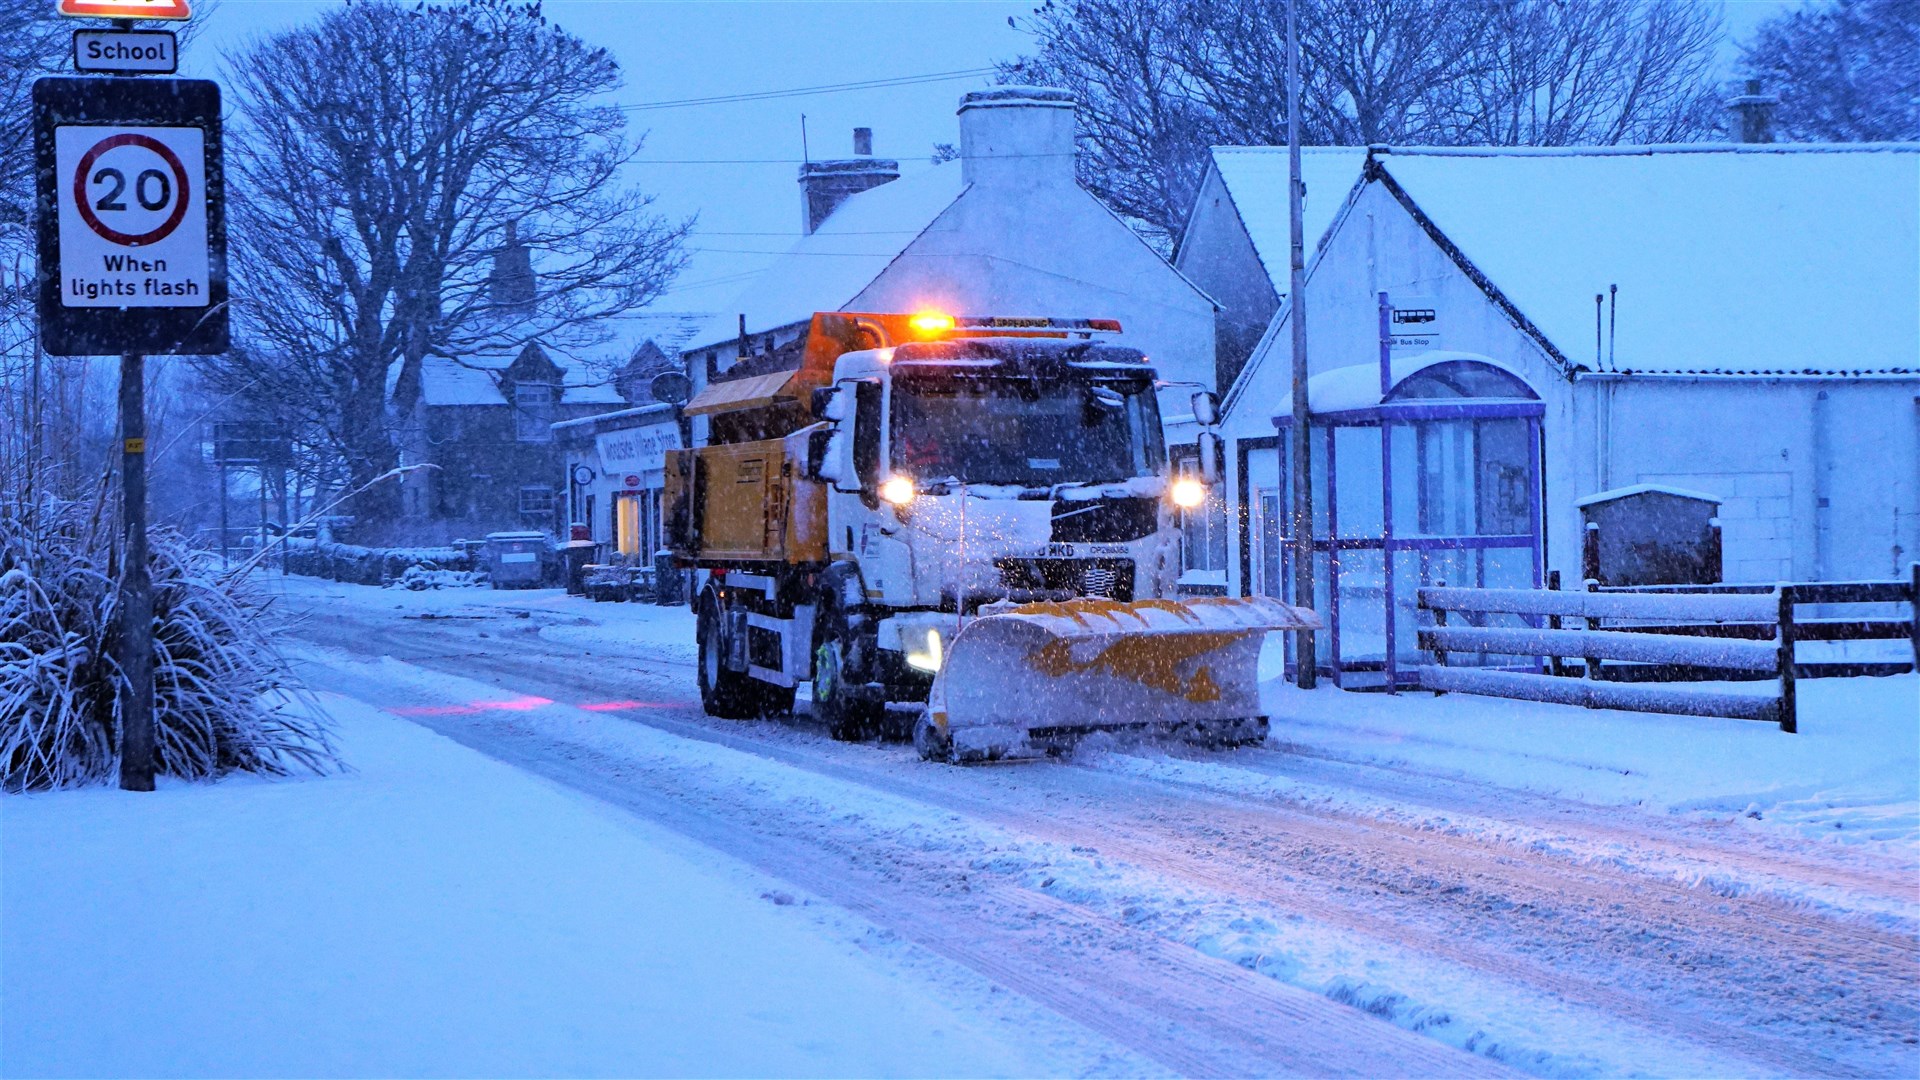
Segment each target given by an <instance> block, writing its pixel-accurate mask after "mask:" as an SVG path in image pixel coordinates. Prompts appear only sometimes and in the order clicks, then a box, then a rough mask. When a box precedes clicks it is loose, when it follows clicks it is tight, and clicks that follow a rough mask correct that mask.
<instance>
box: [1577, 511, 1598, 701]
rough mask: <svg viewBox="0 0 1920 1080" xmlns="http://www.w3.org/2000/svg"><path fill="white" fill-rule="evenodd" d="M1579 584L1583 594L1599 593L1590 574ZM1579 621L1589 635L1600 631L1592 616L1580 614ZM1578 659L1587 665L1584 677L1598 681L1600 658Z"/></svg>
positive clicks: (1596, 582) (1585, 657) (1596, 584)
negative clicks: (1583, 587) (1582, 588)
mask: <svg viewBox="0 0 1920 1080" xmlns="http://www.w3.org/2000/svg"><path fill="white" fill-rule="evenodd" d="M1589 535H1591V534H1589ZM1581 584H1582V585H1584V586H1586V588H1585V589H1584V590H1583V591H1585V592H1589V593H1594V592H1599V591H1600V582H1598V581H1596V580H1595V579H1594V577H1593V575H1591V574H1589V575H1588V576H1587V580H1586V581H1584V582H1582V583H1581ZM1580 620H1581V621H1580V625H1582V626H1584V627H1586V628H1587V631H1588V632H1589V633H1591V632H1593V631H1595V630H1598V629H1600V620H1599V619H1596V618H1594V617H1593V616H1592V615H1588V614H1586V613H1585V612H1582V613H1581V615H1580ZM1580 659H1581V660H1582V661H1583V662H1585V664H1586V665H1587V671H1586V677H1587V678H1589V679H1593V680H1595V681H1598V680H1599V678H1600V658H1599V657H1597V656H1583V657H1581V658H1580Z"/></svg>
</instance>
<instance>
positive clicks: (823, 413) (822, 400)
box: [808, 386, 840, 420]
mask: <svg viewBox="0 0 1920 1080" xmlns="http://www.w3.org/2000/svg"><path fill="white" fill-rule="evenodd" d="M838 393H840V389H839V388H838V387H834V386H816V387H814V388H813V397H812V399H811V400H810V401H809V402H808V407H809V408H811V409H812V411H813V418H814V419H815V420H827V419H831V417H829V416H827V412H828V411H829V410H831V409H832V408H833V399H834V396H835V395H837V394H838Z"/></svg>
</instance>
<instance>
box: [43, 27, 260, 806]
mask: <svg viewBox="0 0 1920 1080" xmlns="http://www.w3.org/2000/svg"><path fill="white" fill-rule="evenodd" d="M81 8H85V9H86V10H77V9H81ZM109 9H110V10H109ZM61 11H62V13H64V14H77V15H92V16H99V15H107V16H110V17H118V18H127V17H142V18H169V17H170V18H185V17H186V15H187V9H186V4H185V3H184V2H182V0H63V2H62V5H61ZM82 33H85V32H84V31H83V32H82ZM107 36H111V35H107ZM168 37H169V38H170V37H171V35H168ZM75 48H76V60H77V59H78V56H79V50H80V49H81V44H80V36H79V35H76V42H75ZM124 55H125V56H134V55H135V54H134V53H127V54H124ZM165 55H166V57H167V63H168V66H169V67H171V65H172V62H173V61H172V56H173V50H172V47H171V42H170V41H169V44H168V47H167V48H166V50H165ZM122 70H138V69H137V68H133V69H122ZM33 105H34V149H35V172H36V180H37V189H38V199H37V202H36V206H35V213H36V217H37V219H38V226H39V228H38V240H39V258H40V279H39V297H38V308H39V320H40V334H41V339H42V344H43V347H44V348H45V350H46V351H47V352H48V353H50V354H52V355H54V356H100V355H112V354H116V353H117V354H119V355H120V402H119V404H120V493H121V520H122V523H123V527H124V532H123V537H124V547H123V552H124V555H123V558H124V562H123V564H122V566H121V586H120V590H121V595H120V606H119V619H118V630H119V633H118V635H117V636H118V639H119V649H118V655H117V656H116V657H115V660H116V662H117V665H118V667H119V669H120V673H121V677H122V679H123V680H124V681H123V682H122V683H121V688H120V697H121V701H120V727H121V732H120V786H121V787H122V788H124V789H126V790H128V791H152V790H153V777H154V768H155V762H154V732H153V695H154V685H153V586H152V581H151V578H150V574H149V570H148V552H147V419H146V380H145V375H146V357H147V356H148V355H149V354H161V355H176V354H208V353H219V352H225V351H226V348H227V274H226V221H225V215H224V212H223V211H224V195H225V188H224V185H223V183H222V177H221V169H220V88H219V87H218V86H216V85H215V84H213V83H210V82H205V81H200V80H191V79H155V80H135V79H127V78H117V79H116V78H45V79H41V80H39V81H37V82H35V83H34V86H33Z"/></svg>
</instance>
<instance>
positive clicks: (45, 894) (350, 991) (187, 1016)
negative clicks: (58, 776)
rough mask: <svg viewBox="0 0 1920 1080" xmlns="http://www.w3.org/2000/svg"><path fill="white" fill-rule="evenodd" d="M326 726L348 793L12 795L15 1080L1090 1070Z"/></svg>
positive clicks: (652, 851)
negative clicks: (344, 769) (335, 735)
mask: <svg viewBox="0 0 1920 1080" xmlns="http://www.w3.org/2000/svg"><path fill="white" fill-rule="evenodd" d="M324 703H325V707H326V708H327V709H328V711H330V712H332V713H333V714H334V716H335V717H336V720H337V723H338V726H339V731H340V737H341V743H342V747H343V752H344V754H345V755H346V756H347V757H348V758H349V759H350V760H351V762H352V764H353V765H354V766H355V771H353V772H351V773H348V774H344V775H336V776H330V777H325V778H317V779H306V780H297V781H295V780H282V781H264V780H258V779H251V778H249V779H236V780H229V781H227V782H224V783H220V784H216V785H211V786H205V785H186V784H180V783H175V782H169V781H164V780H163V781H162V784H161V788H160V790H159V791H158V792H156V793H154V794H149V795H131V794H127V793H121V792H117V791H74V792H59V793H50V794H41V795H29V796H15V797H10V798H7V799H5V800H4V801H0V826H3V827H0V862H3V863H4V866H5V870H6V873H5V877H4V880H3V881H0V906H4V910H5V912H6V917H5V919H4V922H3V923H0V955H4V958H5V962H4V964H3V965H0V999H3V1000H4V1001H5V1003H6V1007H5V1009H4V1012H3V1013H0V1045H3V1046H4V1047H5V1053H4V1059H3V1060H0V1072H4V1073H5V1074H7V1075H17V1076H57V1075H58V1076H222V1075H224V1076H343V1075H362V1076H365V1075H382V1076H394V1075H409V1076H413V1075H420V1076H425V1075H439V1076H509V1075H567V1076H588V1075H624V1076H650V1075H652V1076H658V1075H672V1076H774V1075H782V1076H787V1075H874V1076H881V1075H914V1076H919V1075H1041V1074H1057V1073H1069V1072H1080V1071H1084V1070H1086V1069H1087V1068H1088V1067H1089V1063H1090V1061H1092V1059H1093V1057H1094V1055H1093V1054H1091V1053H1090V1054H1087V1055H1085V1056H1082V1055H1081V1054H1080V1053H1079V1052H1077V1051H1070V1050H1061V1049H1059V1047H1058V1044H1057V1041H1056V1040H1052V1039H1049V1038H1047V1037H1046V1035H1045V1033H1044V1031H1038V1030H1035V1029H1036V1028H1037V1027H1038V1025H1040V1024H1043V1023H1044V1020H1040V1019H1036V1016H1035V1015H1034V1014H1032V1013H1031V1010H1030V1009H1027V1007H1026V1006H1022V1005H1018V1004H1017V1003H1009V1002H1008V1001H1007V999H1006V998H1005V996H1004V995H990V994H989V991H988V990H987V988H986V987H985V986H984V985H979V984H977V983H970V982H968V981H967V980H969V979H972V977H971V976H966V977H965V978H962V976H961V975H960V974H953V975H951V976H950V977H946V978H942V979H937V980H936V979H934V978H931V977H927V976H923V975H922V974H921V973H919V972H918V971H917V970H915V971H909V970H908V969H907V968H906V967H903V966H902V964H901V963H900V962H899V958H897V957H895V956H892V955H889V953H888V948H889V947H888V946H887V945H886V943H885V942H884V941H881V942H875V941H873V940H868V941H867V942H865V943H864V945H865V948H863V947H862V946H861V945H858V944H856V942H857V941H858V939H859V934H860V929H859V927H858V926H855V925H852V924H854V923H857V921H858V920H855V919H853V918H852V917H851V916H847V915H845V914H844V913H840V912H838V911H836V910H835V909H832V908H828V907H822V906H820V905H816V904H810V903H808V901H807V899H806V898H805V897H800V898H795V897H793V896H792V895H790V894H789V893H787V892H783V891H781V890H780V889H779V888H778V887H776V886H775V885H774V884H773V883H772V882H771V881H770V880H768V879H763V878H760V877H759V876H758V875H756V874H754V873H752V872H750V871H748V870H746V869H744V868H742V867H741V866H739V865H738V864H734V863H731V862H730V861H728V860H726V859H724V858H722V857H720V856H717V855H715V854H713V853H712V852H710V851H707V850H706V849H702V848H699V847H697V846H695V845H693V844H691V843H688V842H686V841H684V840H682V839H680V838H678V837H677V836H675V835H673V834H671V833H667V832H665V831H663V830H660V829H657V828H654V827H652V826H650V825H646V824H644V823H642V822H640V821H638V820H637V819H634V818H631V817H629V816H626V815H623V814H620V813H617V812H615V811H613V810H611V809H609V808H607V807H605V806H603V805H601V804H598V803H596V802H594V801H592V800H590V799H586V798H584V797H580V796H577V795H574V794H572V793H570V792H567V791H565V790H563V789H560V788H557V787H554V786H552V785H549V784H547V783H545V782H542V781H539V780H536V779H533V778H531V777H529V776H528V775H526V774H524V773H522V772H519V771H518V770H516V769H513V768H511V767H508V766H506V765H502V764H499V763H497V762H494V761H491V760H489V759H487V758H484V757H482V756H481V755H479V754H476V753H474V752H472V751H469V750H467V749H465V748H463V747H460V746H458V745H456V744H454V743H452V742H450V741H448V740H446V739H443V738H441V737H439V736H437V735H434V734H431V733H429V732H427V731H425V730H423V729H421V728H418V727H415V726H413V725H412V724H408V723H406V722H404V721H401V720H397V719H394V718H392V717H389V716H386V715H384V714H381V713H379V712H377V711H375V710H373V709H371V708H369V707H367V706H364V705H360V704H358V703H356V702H353V701H351V700H349V699H345V698H340V697H335V696H333V695H327V696H326V697H325V702H324ZM899 947H900V946H897V945H895V946H893V948H899ZM867 949H871V950H872V951H866V950H867ZM989 996H991V997H992V1000H988V998H989ZM1023 1009H1027V1011H1026V1012H1022V1010H1023ZM1036 1036H1037V1037H1036ZM1050 1048H1051V1049H1050Z"/></svg>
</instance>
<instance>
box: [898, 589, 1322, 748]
mask: <svg viewBox="0 0 1920 1080" xmlns="http://www.w3.org/2000/svg"><path fill="white" fill-rule="evenodd" d="M1320 625H1321V624H1320V618H1319V616H1317V615H1315V614H1314V613H1313V612H1312V611H1309V610H1307V609H1305V608H1298V607H1293V606H1291V605H1288V604H1283V603H1280V602H1279V601H1277V600H1270V599H1267V598H1266V597H1248V598H1245V599H1229V598H1225V597H1221V598H1212V597H1208V598H1199V599H1192V600H1139V601H1135V602H1133V603H1119V602H1116V601H1111V600H1073V601H1069V602H1066V603H1057V604H1028V605H1026V606H1024V607H1018V608H1014V609H1012V610H1010V611H1005V612H1000V613H998V614H993V615H986V616H983V617H981V618H979V619H976V620H974V621H973V622H971V623H969V624H968V625H967V626H966V628H965V629H963V630H961V631H960V633H959V634H958V635H956V636H955V638H954V640H953V643H952V645H951V646H949V647H948V648H947V654H946V657H945V662H944V663H943V664H942V666H941V669H940V673H939V675H938V676H937V677H936V678H935V679H934V683H933V690H932V693H931V694H930V696H929V698H928V704H927V714H926V716H925V717H924V718H923V719H922V720H921V722H920V724H919V726H918V728H917V729H916V731H915V736H914V738H915V742H917V743H918V744H919V746H920V750H921V752H922V753H923V754H925V755H927V756H928V757H933V758H947V759H952V760H961V761H970V760H986V759H991V758H998V757H1003V756H1005V755H1008V754H1012V753H1018V752H1022V751H1025V750H1032V749H1041V748H1046V747H1049V746H1053V745H1057V744H1060V743H1065V742H1071V741H1072V740H1073V739H1074V738H1076V737H1078V736H1080V735H1084V734H1087V733H1091V732H1096V731H1125V730H1148V731H1165V732H1169V733H1182V732H1185V733H1192V734H1194V735H1197V736H1199V737H1202V738H1210V739H1216V740H1219V741H1227V742H1247V741H1257V740H1258V739H1259V738H1260V737H1261V735H1263V734H1264V733H1265V730H1266V718H1265V716H1264V715H1262V714H1261V711H1260V686H1259V678H1258V667H1259V661H1260V647H1261V645H1262V644H1263V643H1264V642H1265V640H1266V636H1267V632H1268V631H1271V630H1303V629H1308V628H1318V627H1319V626H1320Z"/></svg>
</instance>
